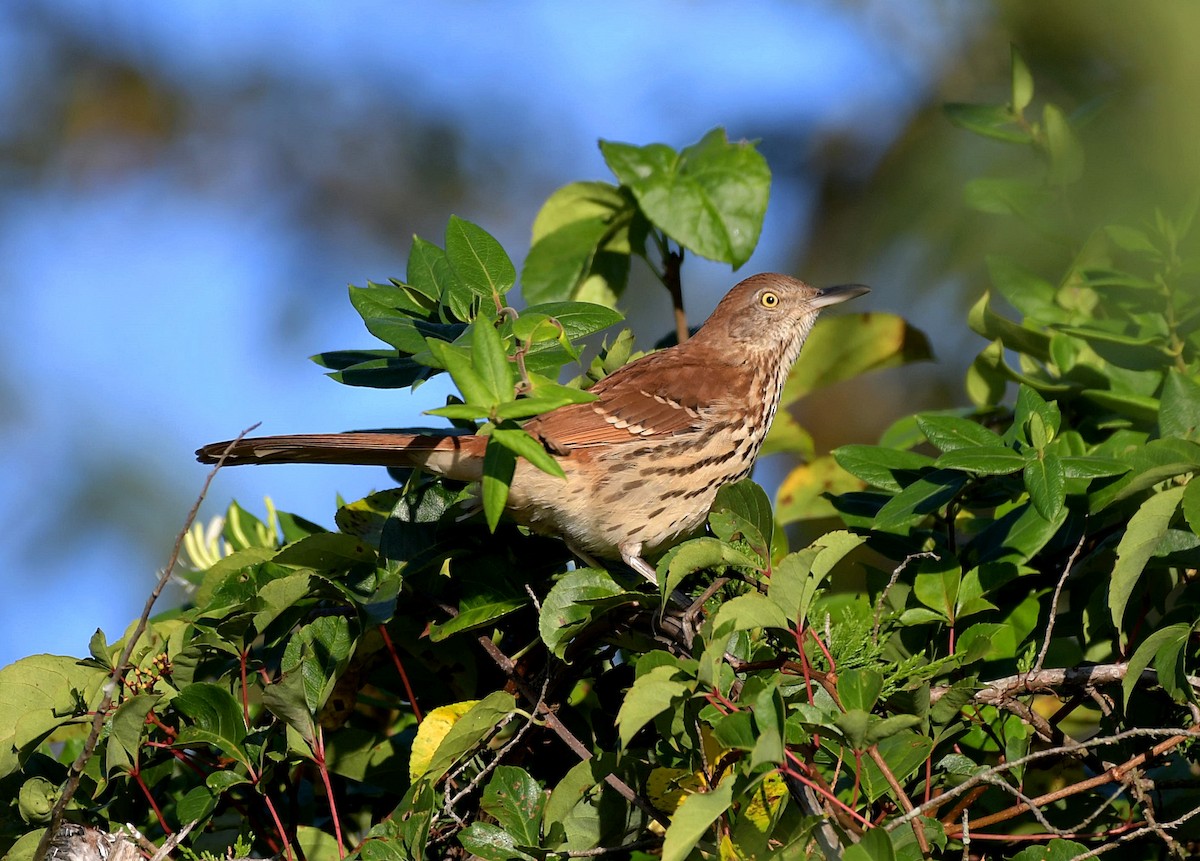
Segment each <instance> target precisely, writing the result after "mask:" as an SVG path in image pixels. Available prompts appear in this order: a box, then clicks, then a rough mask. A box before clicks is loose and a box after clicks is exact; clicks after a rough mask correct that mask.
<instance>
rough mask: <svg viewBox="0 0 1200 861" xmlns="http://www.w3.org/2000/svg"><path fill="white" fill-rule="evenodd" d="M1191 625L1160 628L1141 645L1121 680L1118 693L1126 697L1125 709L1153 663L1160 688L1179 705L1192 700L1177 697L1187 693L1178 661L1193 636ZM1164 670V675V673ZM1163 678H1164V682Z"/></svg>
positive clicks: (1186, 682)
mask: <svg viewBox="0 0 1200 861" xmlns="http://www.w3.org/2000/svg"><path fill="white" fill-rule="evenodd" d="M1193 627H1194V626H1193V625H1188V624H1185V623H1183V622H1178V623H1176V624H1174V625H1168V626H1167V627H1165V628H1159V629H1158V630H1157V631H1154V632H1153V633H1152V634H1150V636H1148V637H1146V639H1145V640H1143V641H1142V643H1141V645H1139V646H1138V647H1137V651H1135V652H1134V653H1133V657H1132V658H1130V659H1129V666H1128V667H1127V668H1126V670H1125V677H1124V678H1123V679H1121V692H1122V693H1123V694H1124V696H1125V705H1126V706H1127V707H1128V705H1129V696H1130V694H1132V693H1133V689H1134V688H1135V687H1137V685H1138V683H1139V682H1141V676H1142V671H1143V670H1145V669H1146V668H1147V667H1148V666H1150V662H1151V661H1153V662H1154V666H1155V669H1156V670H1158V674H1159V684H1161V685H1162V686H1163V689H1164V690H1166V691H1167V692H1168V693H1169V694H1171V696H1172V697H1173V698H1174V699H1175V700H1176V701H1178V702H1184V701H1186V700H1187V699H1191V698H1192V697H1187V696H1184V697H1181V696H1180V694H1181V693H1184V692H1185V691H1190V688H1191V686H1190V685H1189V684H1188V681H1187V677H1186V674H1185V673H1184V672H1183V662H1182V661H1181V660H1179V658H1180V657H1181V656H1182V655H1183V653H1184V649H1186V647H1187V643H1188V638H1189V637H1190V636H1191V634H1192V628H1193ZM1164 669H1166V672H1165V673H1164V671H1163V670H1164ZM1164 676H1166V678H1164Z"/></svg>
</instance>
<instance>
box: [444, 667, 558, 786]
mask: <svg viewBox="0 0 1200 861" xmlns="http://www.w3.org/2000/svg"><path fill="white" fill-rule="evenodd" d="M549 687H550V676H549V674H547V676H546V678H545V680H544V681H543V682H542V692H541V693H540V694H538V699H537V703H536V704H535V705H534V707H533V713H534V714H537V712H538V710H539V709H540V708H541V707H542V704H543V703H544V702H545V701H546V689H547V688H549ZM533 724H534V720H533V718H532V717H530V719H529V720H527V721H525V723H523V724H522V725H521V728H520V729H518V730H517V731H516V732H515V733H513V737H512V738H510V739H509V740H508V742H507V743H505V745H504V747H502V748H500V750H499V751H497V752H496V755H495V756H494V757H492V760H491V762H489V763H487V764H486V765H485V766H484V767H483V768H481V769H479V773H478V774H476V775H475V776H474V777H473V778H471V780H470V782H469V783H467V785H466V786H464V787H463V788H462V790H461V791H460V792H459V793H458V794H457V795H455V796H454V797H453V798H451V799H448V801H447V804H448V805H449V806H450V807H454V806H455V805H456V804H458V802H460V801H462V800H463V799H464V798H466V797H467V796H468V795H469V794H470V793H471V792H472V791H473V790H475V789H476V788H477V787H478V786H479V785H480V784H481V783H483V779H484V778H485V777H487V776H488V775H489V774H491V773H492V772H493V771H494V770H495V769H496V766H498V765H499V764H500V763H501V762H503V761H504V756H505V754H507V753H508V752H509V751H510V750H512V749H513V748H514V747H516V745H517V744H518V742H520V741H521V738H522V737H523V736H524V735H525V733H527V732H529V728H530V727H531V726H533Z"/></svg>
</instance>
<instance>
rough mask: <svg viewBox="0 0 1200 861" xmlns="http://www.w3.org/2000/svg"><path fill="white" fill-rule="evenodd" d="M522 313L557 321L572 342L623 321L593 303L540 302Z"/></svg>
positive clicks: (612, 311)
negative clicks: (544, 316)
mask: <svg viewBox="0 0 1200 861" xmlns="http://www.w3.org/2000/svg"><path fill="white" fill-rule="evenodd" d="M526 298H528V297H526ZM523 313H524V314H545V315H546V316H547V317H551V318H553V319H555V320H557V321H558V322H559V324H560V325H562V327H563V331H564V332H565V333H566V335H567V337H568V338H570V339H571V340H572V341H575V340H578V339H579V338H583V337H585V336H587V335H591V334H594V333H596V332H600V331H603V330H604V329H607V328H608V327H609V326H613V325H616V324H617V323H620V322H621V321H622V320H623V319H624V317H622V316H621V313H620V312H619V311H616V310H614V309H612V308H607V307H605V306H604V305H597V304H596V303H595V302H540V303H538V304H535V305H530V306H528V307H527V308H526V309H525V311H524V312H523Z"/></svg>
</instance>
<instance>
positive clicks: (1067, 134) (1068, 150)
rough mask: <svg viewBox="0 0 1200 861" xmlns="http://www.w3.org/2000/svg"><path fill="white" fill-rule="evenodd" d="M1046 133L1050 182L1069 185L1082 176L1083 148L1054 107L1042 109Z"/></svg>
mask: <svg viewBox="0 0 1200 861" xmlns="http://www.w3.org/2000/svg"><path fill="white" fill-rule="evenodd" d="M1042 125H1043V127H1044V128H1045V131H1046V151H1047V153H1048V154H1049V156H1050V175H1049V179H1050V182H1051V183H1053V184H1055V185H1069V184H1070V183H1073V182H1075V181H1076V180H1078V179H1079V177H1081V176H1082V175H1083V147H1082V146H1080V145H1079V139H1078V138H1076V137H1075V133H1074V132H1073V131H1071V126H1070V125H1069V124H1068V123H1067V118H1066V117H1065V116H1064V115H1063V112H1062V110H1060V109H1059V108H1058V107H1057V106H1056V105H1045V106H1043V108H1042Z"/></svg>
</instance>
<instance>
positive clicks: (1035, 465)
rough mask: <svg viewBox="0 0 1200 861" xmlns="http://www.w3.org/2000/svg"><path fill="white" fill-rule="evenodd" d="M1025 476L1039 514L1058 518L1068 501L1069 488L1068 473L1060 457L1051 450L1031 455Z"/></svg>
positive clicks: (1048, 517)
mask: <svg viewBox="0 0 1200 861" xmlns="http://www.w3.org/2000/svg"><path fill="white" fill-rule="evenodd" d="M1024 478H1025V489H1026V490H1027V491H1029V498H1030V500H1032V502H1033V507H1034V508H1036V509H1037V510H1038V514H1040V515H1042V517H1044V518H1046V519H1047V520H1055V519H1057V518H1058V515H1059V512H1060V511H1062V508H1063V505H1064V504H1065V502H1066V488H1067V479H1066V473H1065V471H1064V470H1063V465H1062V462H1061V461H1059V459H1058V457H1057V456H1056V455H1053V454H1051V453H1050V452H1044V453H1043V454H1041V455H1040V456H1036V457H1030V459H1029V462H1028V463H1027V464H1026V465H1025V472H1024Z"/></svg>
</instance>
